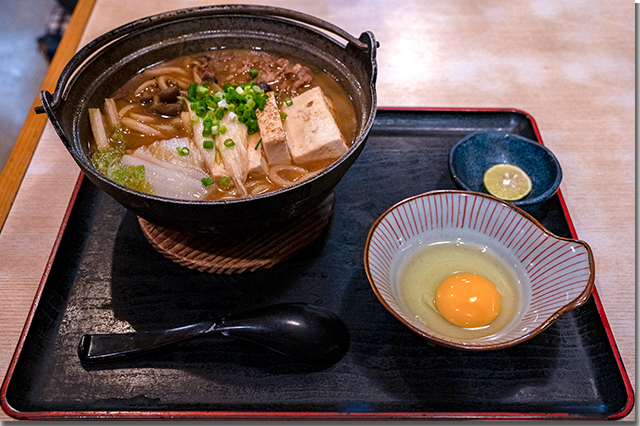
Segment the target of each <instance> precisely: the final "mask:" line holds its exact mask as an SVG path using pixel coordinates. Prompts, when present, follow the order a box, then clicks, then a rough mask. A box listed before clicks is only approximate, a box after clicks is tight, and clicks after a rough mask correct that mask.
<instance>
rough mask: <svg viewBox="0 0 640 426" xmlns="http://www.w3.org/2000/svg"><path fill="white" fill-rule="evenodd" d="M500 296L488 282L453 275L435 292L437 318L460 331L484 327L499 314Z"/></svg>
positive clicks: (474, 277) (475, 277)
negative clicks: (439, 315) (455, 326)
mask: <svg viewBox="0 0 640 426" xmlns="http://www.w3.org/2000/svg"><path fill="white" fill-rule="evenodd" d="M500 303H501V298H500V293H498V289H496V286H495V285H493V284H492V283H491V282H490V281H489V280H487V279H486V278H483V277H481V276H478V275H475V274H456V275H454V276H452V277H449V278H447V279H446V280H444V282H443V283H442V284H440V286H439V287H438V291H437V292H436V307H437V308H438V311H440V314H442V316H443V317H444V318H445V319H446V320H447V321H449V322H450V323H453V324H455V325H457V326H459V327H484V326H485V325H488V324H490V323H491V322H492V321H493V320H494V319H496V317H497V316H498V314H499V313H500Z"/></svg>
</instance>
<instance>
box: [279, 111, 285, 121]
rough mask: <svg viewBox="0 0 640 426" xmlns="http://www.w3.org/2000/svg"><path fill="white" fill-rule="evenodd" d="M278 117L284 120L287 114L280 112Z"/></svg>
mask: <svg viewBox="0 0 640 426" xmlns="http://www.w3.org/2000/svg"><path fill="white" fill-rule="evenodd" d="M280 119H281V120H286V119H287V114H285V113H284V112H280Z"/></svg>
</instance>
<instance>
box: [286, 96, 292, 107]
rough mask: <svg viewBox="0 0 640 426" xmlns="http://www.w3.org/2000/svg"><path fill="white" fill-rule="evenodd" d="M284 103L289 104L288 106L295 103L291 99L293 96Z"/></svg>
mask: <svg viewBox="0 0 640 426" xmlns="http://www.w3.org/2000/svg"><path fill="white" fill-rule="evenodd" d="M284 103H285V104H287V106H291V105H293V101H292V100H291V98H287V99H285V100H284Z"/></svg>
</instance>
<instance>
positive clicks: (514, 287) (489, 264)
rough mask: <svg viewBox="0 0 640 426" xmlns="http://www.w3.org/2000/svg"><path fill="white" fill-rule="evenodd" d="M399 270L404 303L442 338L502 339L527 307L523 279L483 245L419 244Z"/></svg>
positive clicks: (463, 242)
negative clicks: (494, 336)
mask: <svg viewBox="0 0 640 426" xmlns="http://www.w3.org/2000/svg"><path fill="white" fill-rule="evenodd" d="M397 268H398V269H397V270H396V271H397V272H396V273H397V280H398V287H397V289H398V296H399V300H400V301H401V303H402V304H403V305H404V306H405V307H406V310H407V311H408V312H410V313H411V314H412V315H413V316H414V318H415V319H416V320H417V321H420V322H422V323H423V324H424V325H426V326H427V327H428V328H429V330H430V331H431V332H432V334H434V335H437V336H442V337H445V338H459V339H470V338H483V337H488V336H493V335H499V334H500V333H502V332H503V331H504V330H506V328H507V327H508V326H509V324H511V323H512V321H513V319H514V318H515V317H516V316H517V315H519V314H520V312H521V307H522V306H523V305H522V304H521V303H522V302H521V300H522V298H521V295H520V291H519V289H520V288H522V287H523V285H522V284H521V282H522V280H523V279H526V278H525V277H524V275H523V273H522V272H521V271H520V270H516V269H515V268H516V265H515V264H514V263H513V262H512V261H508V260H507V258H505V257H503V256H501V255H499V254H498V253H497V252H495V251H494V250H492V249H491V248H489V247H488V246H486V245H484V244H478V243H475V242H472V241H468V240H462V239H459V238H452V239H442V240H438V241H434V242H428V243H424V244H418V245H416V246H411V248H410V249H409V250H408V251H407V255H406V257H404V260H403V261H402V262H399V263H398V266H397ZM447 290H448V291H447ZM438 293H442V295H441V296H440V297H438Z"/></svg>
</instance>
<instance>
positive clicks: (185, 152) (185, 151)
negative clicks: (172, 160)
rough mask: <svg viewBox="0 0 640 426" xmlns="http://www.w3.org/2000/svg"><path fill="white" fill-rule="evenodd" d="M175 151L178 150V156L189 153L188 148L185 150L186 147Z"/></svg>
mask: <svg viewBox="0 0 640 426" xmlns="http://www.w3.org/2000/svg"><path fill="white" fill-rule="evenodd" d="M176 149H177V150H178V154H180V155H189V153H190V152H191V151H189V148H187V147H186V146H181V147H178V148H176Z"/></svg>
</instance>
